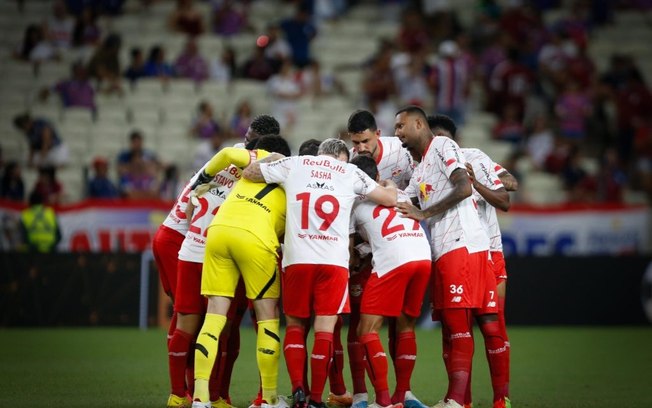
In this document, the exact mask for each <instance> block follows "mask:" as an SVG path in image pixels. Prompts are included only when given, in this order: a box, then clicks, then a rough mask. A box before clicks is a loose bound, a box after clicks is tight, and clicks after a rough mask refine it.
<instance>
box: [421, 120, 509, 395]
mask: <svg viewBox="0 0 652 408" xmlns="http://www.w3.org/2000/svg"><path fill="white" fill-rule="evenodd" d="M428 126H429V127H430V130H431V131H432V132H433V133H434V134H436V135H440V136H446V137H449V138H451V139H453V140H455V136H456V133H457V126H456V125H455V122H453V120H452V119H451V118H449V117H447V116H445V115H435V116H428ZM460 150H461V152H462V153H463V154H464V158H465V159H466V168H467V171H468V173H469V175H470V177H471V182H472V184H473V195H474V199H475V201H476V203H477V205H478V214H479V216H480V221H481V222H482V225H483V227H484V228H485V229H486V231H487V234H488V235H489V241H490V243H489V251H490V255H491V259H490V260H489V268H490V270H491V271H492V272H493V273H492V274H491V276H490V279H495V281H496V291H497V293H496V295H497V299H496V300H497V301H498V315H497V316H496V319H495V320H494V317H493V315H487V314H480V315H479V316H477V319H478V325H479V326H480V330H481V332H482V335H483V337H484V343H485V352H486V355H487V360H488V362H489V371H490V373H491V384H492V387H493V392H494V398H493V401H494V402H493V406H494V408H505V407H510V406H511V402H510V401H509V339H508V337H507V327H506V325H505V287H506V283H505V281H506V279H507V270H506V269H505V259H504V258H503V251H502V248H503V244H502V240H501V234H500V227H499V225H498V218H497V216H496V208H500V209H501V210H503V211H507V210H509V206H510V200H509V193H508V192H507V190H506V189H505V187H504V186H503V183H502V181H501V178H500V177H503V178H505V179H506V180H509V179H510V178H511V179H513V178H514V177H513V176H512V175H511V174H509V172H508V171H507V170H505V169H503V168H502V167H501V166H500V165H498V164H496V163H495V162H494V161H493V160H491V159H490V158H489V156H487V155H486V154H485V153H484V152H482V151H481V150H479V149H469V148H462V149H460ZM498 172H500V174H498ZM476 174H477V176H476ZM509 183H510V186H511V187H512V188H515V187H516V188H517V187H518V183H515V181H514V182H512V181H511V180H509ZM490 300H491V299H490ZM481 312H482V310H480V311H478V313H481ZM444 353H446V350H444ZM466 394H467V395H466V397H465V400H466V401H465V405H470V404H471V387H470V386H469V387H468V388H467V393H466Z"/></svg>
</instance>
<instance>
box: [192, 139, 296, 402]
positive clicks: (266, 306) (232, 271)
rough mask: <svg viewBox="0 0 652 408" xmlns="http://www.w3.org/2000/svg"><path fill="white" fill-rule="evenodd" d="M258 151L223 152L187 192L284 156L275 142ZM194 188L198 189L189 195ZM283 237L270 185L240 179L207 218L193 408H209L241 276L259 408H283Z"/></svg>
mask: <svg viewBox="0 0 652 408" xmlns="http://www.w3.org/2000/svg"><path fill="white" fill-rule="evenodd" d="M256 149H257V150H246V149H240V148H226V149H223V150H221V151H220V152H219V153H218V154H216V155H215V156H214V157H213V158H212V159H211V160H210V162H209V163H208V165H207V166H206V168H205V170H204V173H203V174H201V175H200V177H199V178H198V180H197V182H195V185H194V186H193V189H195V190H196V191H197V192H199V191H201V190H202V188H201V186H200V185H201V184H202V183H207V182H209V181H210V180H211V179H212V178H213V176H214V175H215V174H216V173H217V172H219V171H220V170H223V169H224V168H226V167H229V166H230V165H234V166H236V167H239V168H241V169H242V168H244V167H246V166H248V165H249V163H251V162H252V161H254V160H258V159H262V158H264V157H266V156H268V155H269V154H270V153H269V152H276V153H281V154H283V155H286V156H289V155H290V148H289V146H288V144H287V142H286V141H285V140H284V139H283V138H281V137H280V136H264V137H261V138H260V139H259V140H258V143H257V144H256ZM198 186H200V187H199V188H196V187H198ZM284 230H285V192H284V191H283V189H282V188H281V187H280V186H278V185H274V184H266V183H255V182H252V181H250V180H247V179H241V180H240V181H238V183H237V184H236V185H235V187H234V188H233V190H232V191H231V193H230V194H229V195H228V196H227V198H226V200H225V201H224V203H223V204H222V205H221V206H220V209H219V211H218V213H217V214H216V215H215V218H213V221H212V222H211V224H210V226H209V228H208V235H207V240H206V255H205V257H204V266H203V269H202V282H201V293H202V295H204V296H206V297H208V309H207V313H206V318H205V320H204V324H203V326H202V328H201V330H200V332H199V336H198V337H197V342H196V345H195V393H194V395H193V404H192V406H193V408H209V407H210V406H211V405H210V400H209V390H208V378H209V377H210V373H211V370H212V368H213V365H214V363H215V358H216V354H217V347H218V339H219V337H220V333H221V332H222V329H223V328H224V325H225V323H226V314H227V312H228V310H229V306H230V304H231V300H232V299H233V296H234V294H235V289H236V286H237V284H238V280H239V279H240V276H242V278H243V280H244V283H245V288H246V293H247V298H249V299H251V300H252V301H253V304H254V309H255V311H256V316H257V318H258V335H257V340H256V360H257V362H258V370H259V372H260V378H261V383H262V389H263V404H262V405H263V407H267V408H287V406H288V405H287V403H286V402H285V400H284V399H283V398H279V397H278V395H277V392H276V385H277V377H278V360H279V357H280V354H279V353H280V344H281V343H280V337H279V314H278V313H279V312H278V299H279V297H280V294H281V287H280V276H279V273H278V272H279V271H278V267H277V256H278V255H277V250H278V249H279V246H280V243H279V237H280V236H282V235H283V232H284Z"/></svg>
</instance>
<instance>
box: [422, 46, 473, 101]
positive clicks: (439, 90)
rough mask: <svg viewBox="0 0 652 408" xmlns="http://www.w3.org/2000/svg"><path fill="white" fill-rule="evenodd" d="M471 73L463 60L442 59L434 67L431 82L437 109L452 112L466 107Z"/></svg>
mask: <svg viewBox="0 0 652 408" xmlns="http://www.w3.org/2000/svg"><path fill="white" fill-rule="evenodd" d="M469 80H470V73H469V69H468V65H467V63H466V61H465V60H464V59H462V58H454V59H452V58H442V59H441V60H439V61H437V63H436V64H435V65H434V67H433V70H432V74H431V78H430V81H431V83H432V84H433V85H434V87H435V102H436V106H437V109H440V110H446V111H450V110H453V109H459V108H463V107H464V106H465V105H466V99H467V98H466V97H467V89H468V86H469Z"/></svg>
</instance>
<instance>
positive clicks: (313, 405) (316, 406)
mask: <svg viewBox="0 0 652 408" xmlns="http://www.w3.org/2000/svg"><path fill="white" fill-rule="evenodd" d="M308 408H327V407H326V404H324V402H323V401H322V402H315V401H313V400H310V402H309V403H308Z"/></svg>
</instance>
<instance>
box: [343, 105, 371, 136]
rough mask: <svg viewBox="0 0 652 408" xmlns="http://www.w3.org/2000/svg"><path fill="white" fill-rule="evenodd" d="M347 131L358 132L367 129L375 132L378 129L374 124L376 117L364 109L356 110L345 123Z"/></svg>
mask: <svg viewBox="0 0 652 408" xmlns="http://www.w3.org/2000/svg"><path fill="white" fill-rule="evenodd" d="M346 129H347V130H348V131H349V133H360V132H364V131H365V130H367V129H369V130H371V131H372V132H375V131H376V130H377V129H378V126H377V125H376V118H374V115H373V114H372V113H371V112H369V111H366V110H357V111H355V112H353V113H352V114H351V116H349V121H348V123H347V125H346Z"/></svg>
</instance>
